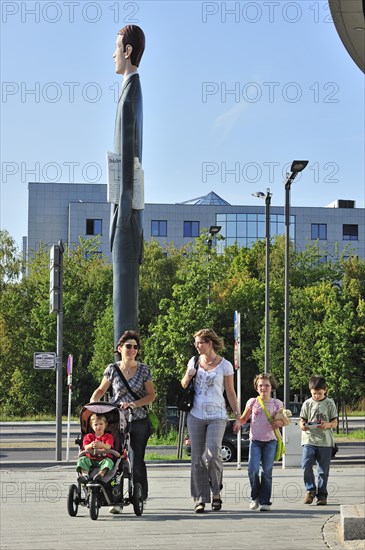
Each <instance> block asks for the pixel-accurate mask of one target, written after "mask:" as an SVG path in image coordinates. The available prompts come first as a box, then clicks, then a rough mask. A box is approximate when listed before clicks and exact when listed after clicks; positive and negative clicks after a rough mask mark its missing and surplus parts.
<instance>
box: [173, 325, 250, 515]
mask: <svg viewBox="0 0 365 550" xmlns="http://www.w3.org/2000/svg"><path fill="white" fill-rule="evenodd" d="M194 339H195V347H196V348H197V350H198V353H199V362H198V366H197V370H196V369H195V367H194V362H195V358H194V357H192V358H191V359H190V360H189V363H188V366H187V370H186V373H185V376H184V377H183V379H182V380H181V385H182V386H183V388H186V387H187V386H188V385H189V382H190V380H191V379H192V378H193V377H194V376H195V373H196V377H195V398H194V406H193V408H192V409H191V411H190V412H189V414H188V418H187V425H188V430H189V436H190V442H191V478H190V480H191V481H190V484H191V496H192V497H193V499H194V506H195V507H194V511H195V512H196V513H202V512H204V509H205V504H206V503H208V502H210V498H211V497H210V494H211V493H212V496H213V498H212V509H213V510H215V511H218V510H220V509H221V508H222V500H221V498H220V491H221V489H222V476H223V462H222V457H221V448H222V439H223V435H224V431H225V428H226V424H227V420H228V416H227V411H226V404H225V399H224V395H223V392H224V391H226V395H227V398H228V401H229V404H230V406H231V408H232V411H234V414H235V417H236V420H238V419H239V412H238V410H239V409H238V405H237V396H236V392H235V390H234V385H233V372H234V371H233V366H232V364H231V363H230V362H229V361H227V359H224V357H221V356H220V355H219V352H221V351H222V349H223V347H224V344H223V340H222V338H220V337H219V336H217V334H216V333H215V332H214V330H212V329H209V328H206V329H202V330H199V331H198V332H196V333H195V334H194Z"/></svg>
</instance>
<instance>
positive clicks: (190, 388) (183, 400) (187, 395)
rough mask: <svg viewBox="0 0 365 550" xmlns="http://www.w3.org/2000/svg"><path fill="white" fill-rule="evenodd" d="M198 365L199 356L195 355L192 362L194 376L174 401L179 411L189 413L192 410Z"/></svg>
mask: <svg viewBox="0 0 365 550" xmlns="http://www.w3.org/2000/svg"><path fill="white" fill-rule="evenodd" d="M198 363H199V355H196V356H195V360H194V368H195V374H194V376H193V378H192V379H191V380H190V382H189V384H188V385H187V386H186V388H184V389H182V390H181V392H180V394H179V396H178V398H177V401H176V406H177V408H178V409H180V411H183V412H189V411H191V409H192V408H193V405H194V397H195V380H194V379H195V376H196V373H197V370H198Z"/></svg>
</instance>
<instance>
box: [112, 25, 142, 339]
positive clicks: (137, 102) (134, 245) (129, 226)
mask: <svg viewBox="0 0 365 550" xmlns="http://www.w3.org/2000/svg"><path fill="white" fill-rule="evenodd" d="M144 47H145V36H144V33H143V31H142V29H140V28H139V27H137V26H136V25H127V26H126V27H124V28H123V29H121V30H120V31H119V33H118V37H117V43H116V49H115V52H114V54H113V57H114V61H115V72H116V73H117V74H121V75H123V85H122V90H121V94H120V97H119V101H118V108H117V113H116V119H115V134H114V152H115V153H117V154H118V155H120V159H121V162H120V191H119V196H118V197H117V198H116V200H115V203H114V204H112V205H111V225H110V246H111V251H112V260H113V312H114V342H115V344H116V342H117V341H118V339H119V337H120V335H121V334H123V333H124V331H125V330H137V324H138V281H139V266H140V264H141V263H142V258H143V205H142V206H141V205H139V206H138V207H137V208H138V209H136V208H135V207H134V205H133V204H132V201H133V198H134V191H135V176H136V174H135V172H136V163H137V165H138V162H139V163H140V164H141V163H142V112H143V106H142V91H141V85H140V81H139V74H138V72H137V69H138V66H139V63H140V60H141V57H142V55H143V52H144Z"/></svg>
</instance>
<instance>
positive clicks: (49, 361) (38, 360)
mask: <svg viewBox="0 0 365 550" xmlns="http://www.w3.org/2000/svg"><path fill="white" fill-rule="evenodd" d="M34 368H35V369H54V368H56V354H55V353H54V352H50V353H47V352H42V351H36V352H35V353H34Z"/></svg>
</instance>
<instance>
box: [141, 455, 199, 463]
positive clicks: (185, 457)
mask: <svg viewBox="0 0 365 550" xmlns="http://www.w3.org/2000/svg"><path fill="white" fill-rule="evenodd" d="M145 460H163V461H165V462H167V461H169V460H177V456H176V455H160V454H158V453H147V454H146V455H145ZM182 460H190V456H188V455H187V454H186V453H183V455H182Z"/></svg>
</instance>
